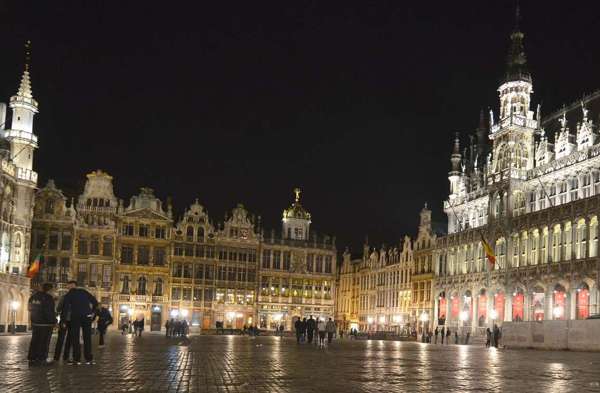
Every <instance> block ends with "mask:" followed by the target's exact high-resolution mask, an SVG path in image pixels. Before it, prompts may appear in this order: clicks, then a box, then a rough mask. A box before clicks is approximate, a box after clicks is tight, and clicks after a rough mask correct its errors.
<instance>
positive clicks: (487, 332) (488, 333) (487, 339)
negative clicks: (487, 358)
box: [485, 328, 492, 348]
mask: <svg viewBox="0 0 600 393" xmlns="http://www.w3.org/2000/svg"><path fill="white" fill-rule="evenodd" d="M491 344H492V331H491V330H490V328H487V329H485V347H486V348H489V347H490V345H491Z"/></svg>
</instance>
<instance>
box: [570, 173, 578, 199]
mask: <svg viewBox="0 0 600 393" xmlns="http://www.w3.org/2000/svg"><path fill="white" fill-rule="evenodd" d="M570 183H571V187H570V188H569V189H570V193H569V194H570V198H571V200H572V201H576V200H577V198H578V196H579V195H578V193H577V189H578V187H579V181H578V180H577V178H576V177H574V178H572V179H571V182H570Z"/></svg>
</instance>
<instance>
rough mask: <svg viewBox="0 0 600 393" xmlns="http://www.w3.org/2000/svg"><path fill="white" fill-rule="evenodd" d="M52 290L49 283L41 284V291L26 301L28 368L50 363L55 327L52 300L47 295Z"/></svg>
mask: <svg viewBox="0 0 600 393" xmlns="http://www.w3.org/2000/svg"><path fill="white" fill-rule="evenodd" d="M52 288H53V286H52V284H50V283H44V284H42V287H41V290H38V291H36V292H35V293H34V294H33V295H32V296H31V297H30V298H29V301H28V309H29V315H30V317H31V342H30V343H29V354H28V356H27V359H28V360H29V365H30V366H45V365H47V364H51V363H52V362H48V360H47V359H48V349H49V347H50V338H51V337H52V328H54V325H56V312H55V309H54V298H53V297H52V295H50V293H49V292H50V291H51V290H52Z"/></svg>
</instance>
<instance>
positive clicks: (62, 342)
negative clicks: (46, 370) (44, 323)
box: [54, 295, 71, 362]
mask: <svg viewBox="0 0 600 393" xmlns="http://www.w3.org/2000/svg"><path fill="white" fill-rule="evenodd" d="M64 301H65V296H64V295H63V296H61V298H60V300H59V301H58V304H57V306H56V313H57V314H58V315H59V316H60V321H59V324H58V337H57V338H56V344H55V346H54V361H55V362H58V361H59V360H60V355H61V353H62V354H63V361H65V362H67V361H69V357H70V352H71V337H70V336H69V322H70V321H71V310H67V309H65V308H64V307H63V304H64ZM63 347H64V351H63Z"/></svg>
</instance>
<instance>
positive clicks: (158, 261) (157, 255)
mask: <svg viewBox="0 0 600 393" xmlns="http://www.w3.org/2000/svg"><path fill="white" fill-rule="evenodd" d="M166 254H167V252H166V251H165V248H164V247H154V261H153V264H154V265H155V266H163V265H164V264H165V255H166Z"/></svg>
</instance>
